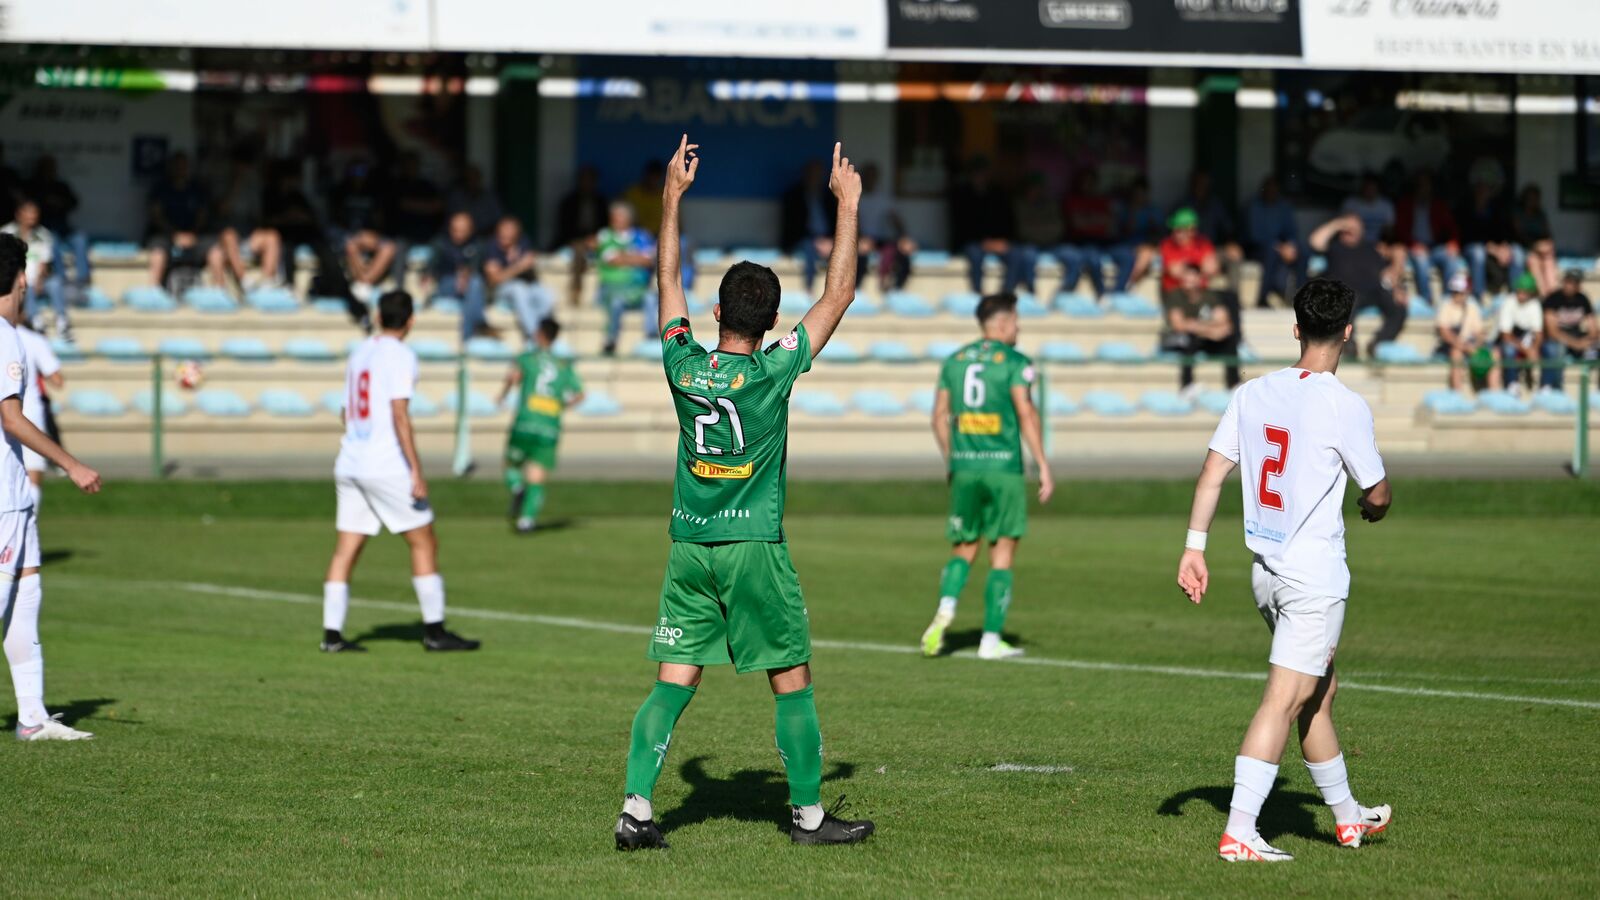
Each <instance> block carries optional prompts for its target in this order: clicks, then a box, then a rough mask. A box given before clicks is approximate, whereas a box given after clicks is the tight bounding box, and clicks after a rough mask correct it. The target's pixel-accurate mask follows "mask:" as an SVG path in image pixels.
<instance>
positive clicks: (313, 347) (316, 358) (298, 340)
mask: <svg viewBox="0 0 1600 900" xmlns="http://www.w3.org/2000/svg"><path fill="white" fill-rule="evenodd" d="M283 355H284V356H287V357H289V358H290V359H293V360H298V361H300V362H332V361H334V360H335V359H337V358H338V357H337V356H336V355H335V354H334V352H333V350H332V348H330V347H329V346H328V345H327V344H325V343H323V342H322V339H321V338H313V337H293V338H289V339H288V340H287V341H284V342H283Z"/></svg>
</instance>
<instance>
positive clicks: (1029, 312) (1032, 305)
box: [1017, 291, 1050, 319]
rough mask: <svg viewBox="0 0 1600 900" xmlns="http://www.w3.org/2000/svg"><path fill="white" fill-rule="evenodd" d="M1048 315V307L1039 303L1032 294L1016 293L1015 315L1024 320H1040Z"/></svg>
mask: <svg viewBox="0 0 1600 900" xmlns="http://www.w3.org/2000/svg"><path fill="white" fill-rule="evenodd" d="M1049 314H1050V307H1048V306H1045V305H1044V304H1043V303H1040V302H1039V298H1038V297H1035V296H1034V295H1032V294H1028V293H1023V292H1020V291H1019V292H1018V293H1017V315H1019V316H1021V317H1022V318H1024V319H1042V318H1044V317H1045V316H1048V315H1049Z"/></svg>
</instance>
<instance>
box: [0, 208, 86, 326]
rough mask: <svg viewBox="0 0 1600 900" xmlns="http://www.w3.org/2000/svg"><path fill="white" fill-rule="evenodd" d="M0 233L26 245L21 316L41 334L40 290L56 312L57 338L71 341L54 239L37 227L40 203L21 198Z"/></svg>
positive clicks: (45, 230)
mask: <svg viewBox="0 0 1600 900" xmlns="http://www.w3.org/2000/svg"><path fill="white" fill-rule="evenodd" d="M0 234H10V235H15V236H16V237H17V238H18V239H20V240H21V241H22V242H23V243H24V244H27V245H28V259H27V262H26V264H25V265H24V266H23V272H24V273H25V274H26V275H27V282H28V290H27V293H26V294H25V295H24V296H23V307H22V313H23V316H24V317H25V318H26V319H27V320H28V321H29V322H30V323H31V324H32V326H33V330H35V331H37V332H39V333H40V334H43V333H44V328H43V327H42V323H43V321H44V316H43V310H42V309H41V308H40V307H41V305H42V304H41V303H40V291H41V290H42V291H43V292H44V297H45V299H47V300H48V301H49V303H50V307H51V308H52V309H54V310H55V314H56V335H57V336H59V337H60V338H61V339H62V340H65V341H70V340H72V322H71V320H69V319H68V318H67V296H66V285H65V283H64V282H65V279H63V278H62V277H61V270H60V268H59V267H58V266H57V264H56V258H55V250H56V240H55V236H54V235H52V234H51V233H50V230H49V229H48V228H45V227H44V226H43V225H40V224H39V204H37V203H35V202H33V201H32V200H30V199H28V198H26V197H24V198H22V202H21V203H18V204H17V208H16V219H15V220H13V221H12V222H11V223H10V224H8V225H6V226H5V227H4V228H0Z"/></svg>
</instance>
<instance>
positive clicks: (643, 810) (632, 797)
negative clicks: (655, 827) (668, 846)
mask: <svg viewBox="0 0 1600 900" xmlns="http://www.w3.org/2000/svg"><path fill="white" fill-rule="evenodd" d="M622 811H623V812H625V813H627V814H628V815H630V816H633V817H634V818H635V819H638V820H639V821H641V822H648V821H650V820H651V819H653V818H655V810H654V809H652V808H651V807H650V801H649V800H646V799H645V798H643V797H641V796H639V795H638V794H629V795H627V796H626V797H623V798H622Z"/></svg>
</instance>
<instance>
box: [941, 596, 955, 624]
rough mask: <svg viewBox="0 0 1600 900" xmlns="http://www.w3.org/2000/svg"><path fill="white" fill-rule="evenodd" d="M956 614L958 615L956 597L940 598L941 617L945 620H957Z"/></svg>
mask: <svg viewBox="0 0 1600 900" xmlns="http://www.w3.org/2000/svg"><path fill="white" fill-rule="evenodd" d="M955 614H956V598H955V597H940V598H939V615H940V616H941V617H943V618H947V619H950V618H955Z"/></svg>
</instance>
